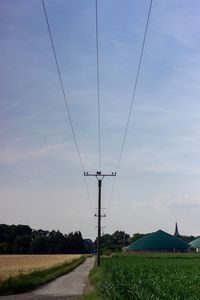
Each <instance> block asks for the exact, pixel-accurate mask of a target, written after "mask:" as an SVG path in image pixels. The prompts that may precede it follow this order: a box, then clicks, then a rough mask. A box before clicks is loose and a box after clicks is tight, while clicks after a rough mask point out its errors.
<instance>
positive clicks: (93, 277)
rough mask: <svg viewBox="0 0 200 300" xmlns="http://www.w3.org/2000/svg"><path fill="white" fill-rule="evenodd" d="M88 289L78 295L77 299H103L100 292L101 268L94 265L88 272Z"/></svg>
mask: <svg viewBox="0 0 200 300" xmlns="http://www.w3.org/2000/svg"><path fill="white" fill-rule="evenodd" d="M89 282H90V285H91V287H90V289H89V291H88V292H86V293H85V294H84V295H82V296H80V297H79V298H78V300H104V298H102V295H101V293H100V290H101V284H102V282H103V269H102V268H101V267H100V268H99V267H97V266H96V265H95V266H94V267H93V268H92V270H91V271H90V274H89Z"/></svg>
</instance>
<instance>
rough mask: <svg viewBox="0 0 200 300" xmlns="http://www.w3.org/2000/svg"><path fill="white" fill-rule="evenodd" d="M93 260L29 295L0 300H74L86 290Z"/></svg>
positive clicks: (87, 260) (0, 299)
mask: <svg viewBox="0 0 200 300" xmlns="http://www.w3.org/2000/svg"><path fill="white" fill-rule="evenodd" d="M94 260H95V258H94V257H91V258H87V259H86V261H85V262H84V263H83V264H81V265H80V266H79V267H77V268H76V269H75V270H73V271H72V272H70V273H68V274H66V275H63V276H61V277H59V278H57V279H55V280H53V281H52V282H50V283H48V284H46V285H44V286H42V287H40V288H38V289H36V290H34V291H33V292H31V293H26V294H20V295H12V296H1V297H0V300H36V299H37V300H47V299H49V300H51V299H56V300H61V299H63V300H64V299H67V300H70V299H71V300H72V299H76V297H77V296H79V295H82V294H83V292H84V290H85V288H86V284H87V280H88V275H89V271H90V270H91V269H92V267H93V265H94Z"/></svg>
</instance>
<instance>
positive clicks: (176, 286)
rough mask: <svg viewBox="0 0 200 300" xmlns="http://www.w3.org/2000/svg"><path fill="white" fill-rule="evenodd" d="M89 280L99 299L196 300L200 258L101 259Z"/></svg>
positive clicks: (140, 256)
mask: <svg viewBox="0 0 200 300" xmlns="http://www.w3.org/2000/svg"><path fill="white" fill-rule="evenodd" d="M91 281H92V282H93V284H94V286H95V288H96V291H97V292H98V295H99V296H101V297H102V299H112V300H115V299H116V300H118V299H119V300H125V299H126V300H128V299H131V300H132V299H138V300H139V299H141V300H150V299H152V300H165V299H166V300H178V299H180V300H183V299H187V300H189V299H193V300H194V299H196V300H197V299H198V300H199V299H200V255H199V254H185V253H184V254H128V255H114V256H113V257H111V258H103V259H102V264H101V267H100V269H97V268H95V269H94V270H93V272H92V273H91ZM88 299H93V298H88ZM94 299H95V298H94ZM98 299H101V298H98Z"/></svg>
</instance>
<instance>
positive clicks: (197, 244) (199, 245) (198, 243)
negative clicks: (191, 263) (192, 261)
mask: <svg viewBox="0 0 200 300" xmlns="http://www.w3.org/2000/svg"><path fill="white" fill-rule="evenodd" d="M189 244H190V246H191V247H192V248H194V249H196V252H200V237H199V238H197V239H195V240H193V241H191V242H190V243H189Z"/></svg>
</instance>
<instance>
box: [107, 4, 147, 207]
mask: <svg viewBox="0 0 200 300" xmlns="http://www.w3.org/2000/svg"><path fill="white" fill-rule="evenodd" d="M152 2H153V0H150V4H149V9H148V15H147V21H146V26H145V31H144V36H143V41H142V47H141V52H140V57H139V62H138V67H137V73H136V77H135V83H134V87H133V94H132V100H131V105H130V109H129V113H128V119H127V123H126V128H125V132H124V136H123V139H122V146H121V149H120V153H119V158H118V160H117V164H116V172H117V171H118V169H119V165H120V162H121V159H122V154H123V151H124V146H125V142H126V137H127V132H128V128H129V123H130V119H131V114H132V110H133V103H134V100H135V95H136V89H137V84H138V79H139V75H140V69H141V64H142V58H143V53H144V46H145V42H146V37H147V31H148V26H149V20H150V16H151V8H152ZM115 183H116V178H115V177H114V178H113V184H112V188H111V196H110V201H109V205H108V210H109V209H110V207H111V202H112V199H113V194H114V189H115Z"/></svg>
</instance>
